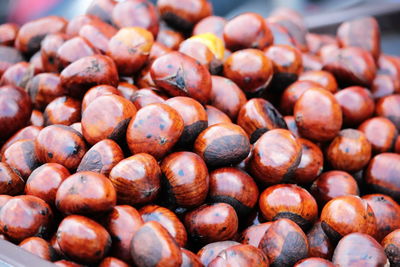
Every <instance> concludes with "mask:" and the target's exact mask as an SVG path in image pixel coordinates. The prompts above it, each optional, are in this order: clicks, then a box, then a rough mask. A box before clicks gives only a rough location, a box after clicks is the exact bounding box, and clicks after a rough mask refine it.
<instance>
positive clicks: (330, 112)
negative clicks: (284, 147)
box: [293, 88, 342, 141]
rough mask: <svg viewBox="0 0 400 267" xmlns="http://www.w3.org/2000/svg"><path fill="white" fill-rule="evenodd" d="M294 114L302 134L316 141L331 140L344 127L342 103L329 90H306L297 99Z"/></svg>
mask: <svg viewBox="0 0 400 267" xmlns="http://www.w3.org/2000/svg"><path fill="white" fill-rule="evenodd" d="M322 111H323V112H322ZM293 114H294V117H295V119H296V124H297V127H298V129H299V133H300V135H301V136H303V137H305V138H309V139H311V140H314V141H329V140H331V139H333V138H334V137H335V136H336V135H337V134H338V133H339V131H340V128H341V127H342V111H341V108H340V105H339V103H338V102H337V101H336V99H335V98H334V96H333V95H332V93H330V92H328V91H327V90H323V89H319V88H310V89H308V90H307V91H305V92H304V93H303V94H302V95H301V96H300V98H299V99H298V100H297V102H296V104H295V106H294V113H293Z"/></svg>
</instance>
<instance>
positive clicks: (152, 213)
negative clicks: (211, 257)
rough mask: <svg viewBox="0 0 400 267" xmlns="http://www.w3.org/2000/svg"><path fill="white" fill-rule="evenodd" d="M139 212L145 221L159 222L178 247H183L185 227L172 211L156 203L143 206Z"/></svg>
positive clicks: (185, 235)
mask: <svg viewBox="0 0 400 267" xmlns="http://www.w3.org/2000/svg"><path fill="white" fill-rule="evenodd" d="M139 212H140V215H141V216H142V219H143V221H144V222H145V223H146V222H150V221H155V222H158V223H160V224H161V225H162V226H163V227H164V228H165V229H166V230H167V231H168V233H169V234H170V235H171V236H172V237H173V238H174V239H175V241H176V243H177V244H178V245H179V246H180V247H185V245H186V241H187V233H186V229H185V226H184V225H183V223H182V222H181V221H180V220H179V218H178V217H177V216H176V214H175V213H174V212H172V211H171V210H169V209H167V208H164V207H161V206H157V205H147V206H144V207H143V208H141V209H140V210H139Z"/></svg>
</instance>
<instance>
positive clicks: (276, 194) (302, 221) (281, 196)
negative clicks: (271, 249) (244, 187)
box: [259, 184, 318, 229]
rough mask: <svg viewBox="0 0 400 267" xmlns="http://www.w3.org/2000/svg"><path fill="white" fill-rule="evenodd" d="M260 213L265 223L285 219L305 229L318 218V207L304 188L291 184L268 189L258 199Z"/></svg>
mask: <svg viewBox="0 0 400 267" xmlns="http://www.w3.org/2000/svg"><path fill="white" fill-rule="evenodd" d="M259 205H260V211H261V213H262V215H263V216H264V218H265V219H266V220H267V221H274V220H279V219H281V218H286V219H290V220H292V221H294V222H295V223H297V224H298V225H299V226H300V227H301V228H302V229H307V228H309V227H310V226H311V225H313V223H314V222H315V221H316V219H317V218H318V206H317V202H316V201H315V199H314V198H313V196H312V195H311V194H310V193H308V191H307V190H305V189H304V188H302V187H300V186H297V185H292V184H279V185H274V186H271V187H268V188H267V189H265V190H264V192H262V194H261V195H260V199H259Z"/></svg>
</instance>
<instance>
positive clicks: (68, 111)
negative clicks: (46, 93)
mask: <svg viewBox="0 0 400 267" xmlns="http://www.w3.org/2000/svg"><path fill="white" fill-rule="evenodd" d="M43 117H44V122H45V125H52V124H63V125H71V124H73V123H75V122H79V121H80V120H81V102H80V101H79V100H76V99H73V98H71V97H68V96H60V97H58V98H56V99H54V100H53V101H51V102H50V103H49V104H48V105H47V107H46V109H45V110H44V113H43Z"/></svg>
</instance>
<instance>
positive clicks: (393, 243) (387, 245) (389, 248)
mask: <svg viewBox="0 0 400 267" xmlns="http://www.w3.org/2000/svg"><path fill="white" fill-rule="evenodd" d="M381 244H382V247H383V249H384V250H385V253H386V256H387V257H388V259H389V261H390V264H391V266H392V265H393V266H398V265H399V264H400V257H399V255H400V253H399V252H400V229H397V230H395V231H393V232H391V233H390V234H388V235H387V236H386V237H385V238H384V239H383V240H382V243H381Z"/></svg>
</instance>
